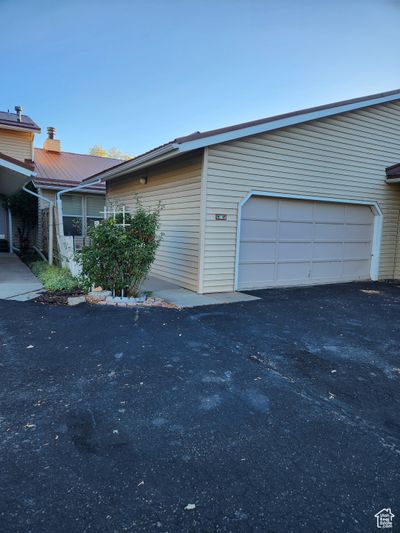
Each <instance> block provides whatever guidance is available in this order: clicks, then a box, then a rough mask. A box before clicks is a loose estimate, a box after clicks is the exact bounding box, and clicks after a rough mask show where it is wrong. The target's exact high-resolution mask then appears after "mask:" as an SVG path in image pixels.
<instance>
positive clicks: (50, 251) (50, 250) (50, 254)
mask: <svg viewBox="0 0 400 533" xmlns="http://www.w3.org/2000/svg"><path fill="white" fill-rule="evenodd" d="M22 190H23V191H25V192H27V193H29V194H32V196H36V198H39V199H40V200H44V201H46V202H48V204H49V242H48V261H49V265H52V264H53V226H54V218H53V217H54V214H53V209H54V202H53V201H52V200H50V199H49V198H46V196H43V195H42V194H38V193H36V192H33V191H30V190H29V189H27V188H26V187H25V185H24V186H23V187H22Z"/></svg>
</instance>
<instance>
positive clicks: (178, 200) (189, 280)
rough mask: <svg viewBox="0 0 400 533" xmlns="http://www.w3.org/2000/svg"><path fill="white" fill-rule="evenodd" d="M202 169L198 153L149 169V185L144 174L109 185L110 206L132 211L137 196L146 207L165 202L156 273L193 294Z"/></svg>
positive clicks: (197, 260) (198, 235) (198, 232)
mask: <svg viewBox="0 0 400 533" xmlns="http://www.w3.org/2000/svg"><path fill="white" fill-rule="evenodd" d="M201 170H202V155H200V154H194V155H190V156H187V157H180V158H179V161H175V162H174V161H172V162H169V163H164V164H163V165H162V167H161V166H158V167H154V168H152V169H148V170H147V171H146V176H147V184H145V185H141V184H140V183H139V178H140V175H136V176H131V177H127V178H122V179H120V180H113V181H110V182H109V183H108V184H107V202H108V204H110V203H118V204H120V205H125V206H126V207H127V209H128V210H129V211H131V212H133V211H134V209H135V202H136V197H135V195H136V194H137V195H138V197H139V199H140V201H141V203H142V204H143V206H144V207H148V208H154V207H156V206H157V204H158V202H161V204H162V207H163V209H162V211H161V232H162V233H163V238H162V241H161V244H160V247H159V249H158V251H157V256H156V260H155V262H154V264H153V268H152V274H153V275H155V276H157V277H159V278H162V279H165V280H168V281H171V282H176V283H178V284H179V285H181V286H182V287H185V288H188V289H190V290H193V291H197V290H198V273H199V241H200V188H201ZM141 175H143V173H142V174H141Z"/></svg>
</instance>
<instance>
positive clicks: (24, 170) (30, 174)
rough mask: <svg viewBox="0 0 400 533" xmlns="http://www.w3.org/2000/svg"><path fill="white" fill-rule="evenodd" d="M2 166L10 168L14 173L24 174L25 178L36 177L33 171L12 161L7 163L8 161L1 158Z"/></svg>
mask: <svg viewBox="0 0 400 533" xmlns="http://www.w3.org/2000/svg"><path fill="white" fill-rule="evenodd" d="M0 166H2V167H5V168H8V169H9V170H12V171H13V172H18V174H22V175H23V176H28V177H34V176H36V174H35V172H34V171H33V170H29V169H28V168H24V167H20V166H19V165H16V164H15V163H11V162H10V161H7V160H6V159H1V157H0Z"/></svg>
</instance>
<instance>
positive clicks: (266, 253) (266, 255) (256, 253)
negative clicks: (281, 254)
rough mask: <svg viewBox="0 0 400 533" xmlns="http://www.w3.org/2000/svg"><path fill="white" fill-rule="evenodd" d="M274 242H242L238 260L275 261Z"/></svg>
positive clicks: (244, 261) (243, 261) (242, 261)
mask: <svg viewBox="0 0 400 533" xmlns="http://www.w3.org/2000/svg"><path fill="white" fill-rule="evenodd" d="M276 246H277V245H276V242H243V243H242V245H241V248H240V262H241V263H246V262H249V263H250V262H260V261H266V262H268V261H272V262H275V256H276Z"/></svg>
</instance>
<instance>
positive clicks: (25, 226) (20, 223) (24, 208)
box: [8, 183, 38, 251]
mask: <svg viewBox="0 0 400 533" xmlns="http://www.w3.org/2000/svg"><path fill="white" fill-rule="evenodd" d="M27 188H28V189H30V190H32V191H34V190H35V187H34V186H33V185H32V183H30V184H29V185H28V186H27ZM8 205H9V207H10V209H11V213H12V215H13V216H14V217H15V218H16V219H17V230H18V235H19V241H20V247H21V250H22V251H26V250H28V249H29V246H30V242H29V236H30V233H31V230H32V229H33V228H34V227H36V222H37V217H38V201H37V198H36V197H35V196H32V194H29V193H27V192H25V191H20V192H17V194H14V195H13V196H11V197H10V198H9V199H8Z"/></svg>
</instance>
